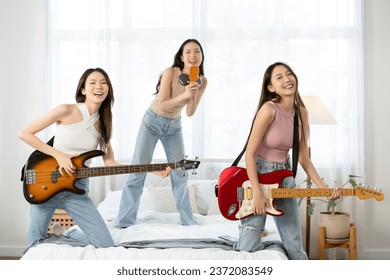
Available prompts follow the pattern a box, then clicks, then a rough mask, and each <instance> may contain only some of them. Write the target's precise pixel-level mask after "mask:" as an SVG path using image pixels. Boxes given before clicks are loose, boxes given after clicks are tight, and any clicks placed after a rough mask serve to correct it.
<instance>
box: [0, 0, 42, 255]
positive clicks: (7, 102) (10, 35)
mask: <svg viewBox="0 0 390 280" xmlns="http://www.w3.org/2000/svg"><path fill="white" fill-rule="evenodd" d="M45 2H46V1H45V0H33V1H24V0H13V1H1V4H0V34H1V44H0V61H1V62H0V63H1V67H0V79H1V83H0V85H1V90H2V93H1V97H2V100H1V103H0V107H1V109H0V122H1V137H0V141H1V142H0V143H1V145H0V147H1V159H0V174H1V175H0V182H1V183H0V184H1V186H0V256H17V255H20V254H21V252H22V251H23V250H24V248H25V240H26V232H27V226H28V221H29V219H28V211H29V205H28V204H27V202H26V201H25V200H24V197H23V192H22V185H21V181H20V169H21V167H22V166H23V164H24V162H25V160H26V155H28V153H29V152H31V149H30V148H29V147H27V145H25V144H23V143H22V142H21V141H20V140H19V139H18V138H17V134H18V132H19V130H20V129H21V128H22V127H23V126H24V125H26V124H27V122H28V121H30V120H33V119H34V118H37V117H38V116H40V115H42V113H44V112H46V108H45V107H44V104H45V103H44V102H43V100H44V99H45V96H46V92H45V83H46V82H45V79H46V78H45V77H46V72H45V69H46V46H47V44H46V41H45V40H46V34H45V32H46V23H45V20H46V19H45V18H46V11H45ZM36 99H41V100H42V103H41V104H42V106H39V107H34V108H31V107H29V104H31V100H36ZM34 104H36V103H34Z"/></svg>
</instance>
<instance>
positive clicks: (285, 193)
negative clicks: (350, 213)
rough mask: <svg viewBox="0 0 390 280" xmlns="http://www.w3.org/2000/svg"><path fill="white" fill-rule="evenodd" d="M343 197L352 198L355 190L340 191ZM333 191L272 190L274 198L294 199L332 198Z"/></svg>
mask: <svg viewBox="0 0 390 280" xmlns="http://www.w3.org/2000/svg"><path fill="white" fill-rule="evenodd" d="M340 191H341V193H342V195H343V196H352V195H353V189H340ZM332 193H333V189H331V188H329V189H320V188H313V189H305V188H294V189H288V188H277V189H271V197H272V198H294V197H319V196H326V197H328V196H331V195H332Z"/></svg>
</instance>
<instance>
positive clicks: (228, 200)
mask: <svg viewBox="0 0 390 280" xmlns="http://www.w3.org/2000/svg"><path fill="white" fill-rule="evenodd" d="M289 176H293V173H292V172H291V170H284V169H283V170H277V171H273V172H270V173H267V174H258V179H259V183H260V185H259V186H260V189H261V191H262V193H263V194H264V196H265V197H266V198H267V199H268V200H269V207H268V208H267V209H266V213H267V214H269V215H272V216H281V215H283V214H284V212H283V211H282V210H279V209H276V207H275V205H274V199H276V198H297V197H321V196H322V197H329V196H331V195H332V193H333V190H334V189H332V188H326V189H321V188H293V189H289V188H284V187H283V186H282V182H283V179H284V178H286V177H289ZM340 190H341V193H342V196H357V197H359V198H360V199H369V198H375V199H376V200H377V201H382V200H383V199H384V194H383V193H382V192H380V191H378V190H376V189H375V188H372V187H366V186H363V185H358V186H356V187H354V188H345V189H340ZM217 196H218V206H219V209H220V211H221V214H222V216H224V217H225V218H226V219H228V220H239V219H243V218H246V217H249V216H251V215H253V210H252V208H253V204H252V201H253V190H252V187H251V185H250V181H249V178H248V175H247V171H246V169H245V168H242V167H237V166H232V167H229V168H226V169H225V170H223V171H222V173H221V174H220V176H219V180H218V189H217Z"/></svg>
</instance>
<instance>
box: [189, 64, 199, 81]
mask: <svg viewBox="0 0 390 280" xmlns="http://www.w3.org/2000/svg"><path fill="white" fill-rule="evenodd" d="M189 78H190V81H191V82H196V81H198V79H199V67H198V66H191V67H190V75H189Z"/></svg>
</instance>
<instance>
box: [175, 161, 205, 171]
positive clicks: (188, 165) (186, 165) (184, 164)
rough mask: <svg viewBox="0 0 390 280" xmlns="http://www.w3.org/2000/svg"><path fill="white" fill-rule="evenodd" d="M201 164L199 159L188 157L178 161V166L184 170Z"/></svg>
mask: <svg viewBox="0 0 390 280" xmlns="http://www.w3.org/2000/svg"><path fill="white" fill-rule="evenodd" d="M199 164H200V161H199V160H196V159H195V160H188V159H182V160H181V161H179V162H177V163H176V168H180V169H182V170H188V169H197V168H198V166H199Z"/></svg>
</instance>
